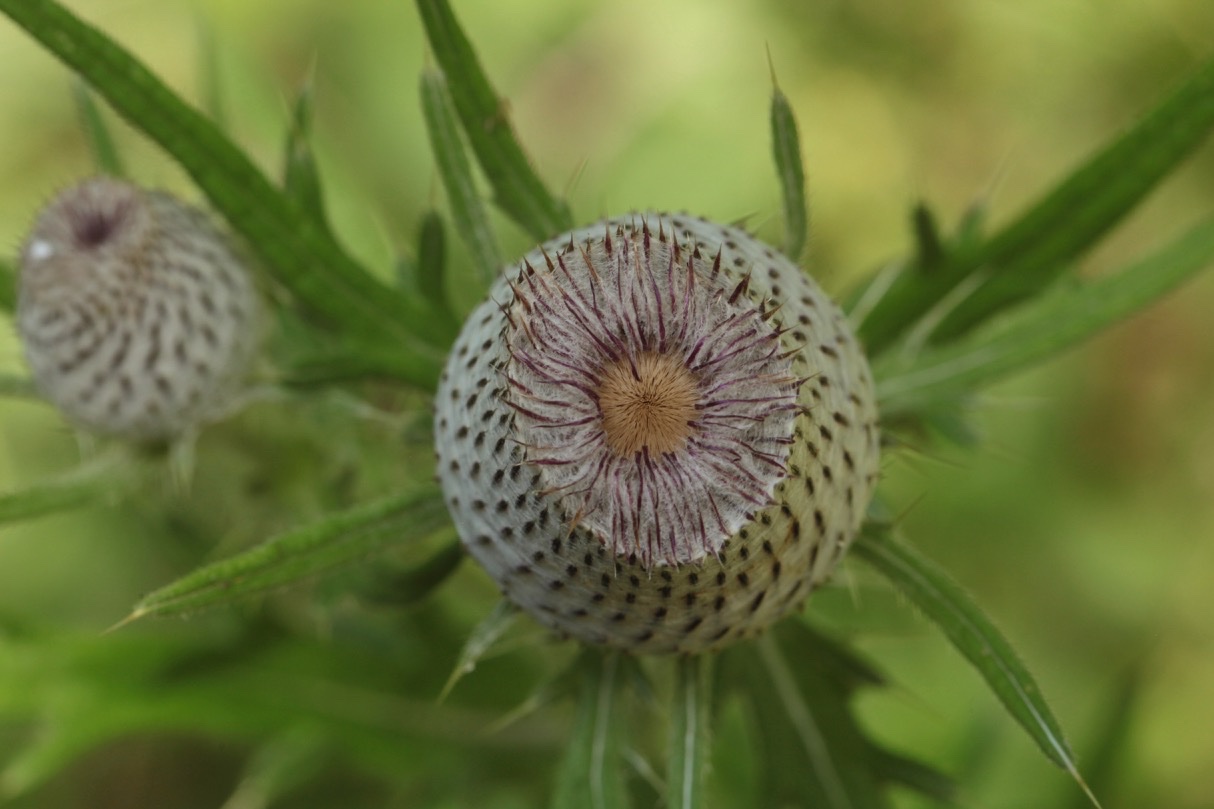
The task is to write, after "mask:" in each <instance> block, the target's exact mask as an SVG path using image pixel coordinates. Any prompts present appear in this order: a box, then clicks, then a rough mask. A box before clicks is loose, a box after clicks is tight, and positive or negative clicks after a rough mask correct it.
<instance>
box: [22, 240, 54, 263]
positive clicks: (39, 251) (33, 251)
mask: <svg viewBox="0 0 1214 809" xmlns="http://www.w3.org/2000/svg"><path fill="white" fill-rule="evenodd" d="M53 255H55V247H54V245H52V244H51V243H50V242H47V241H43V240H41V239H38V240H36V241H33V242H30V246H29V249H28V250H26V251H25V257H26V258H27V259H28V260H30V261H45V260H46V259H48V258H50V257H51V256H53Z"/></svg>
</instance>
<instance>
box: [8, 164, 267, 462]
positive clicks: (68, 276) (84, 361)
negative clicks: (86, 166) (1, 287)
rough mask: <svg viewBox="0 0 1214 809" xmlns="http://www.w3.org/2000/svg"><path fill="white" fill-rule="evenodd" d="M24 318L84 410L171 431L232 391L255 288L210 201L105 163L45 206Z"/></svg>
mask: <svg viewBox="0 0 1214 809" xmlns="http://www.w3.org/2000/svg"><path fill="white" fill-rule="evenodd" d="M17 328H18V330H19V332H20V335H21V338H22V340H23V342H24V344H25V356H26V360H27V361H28V363H29V365H30V368H31V369H32V371H33V375H34V380H35V382H36V383H37V385H38V388H39V389H40V390H41V392H42V393H43V395H45V396H46V397H47V398H48V399H49V400H50V401H51V402H52V403H54V404H55V405H56V406H57V407H58V408H59V409H60V411H62V413H63V414H64V415H65V416H66V417H67V419H68V420H69V421H71V422H72V423H73V424H75V425H77V426H79V427H83V428H85V429H87V430H90V431H93V432H97V433H101V434H106V435H115V436H120V437H123V438H128V439H131V440H136V441H160V440H171V439H173V438H175V437H177V436H179V435H181V434H183V433H184V432H186V431H188V430H190V429H192V428H194V427H196V426H198V425H199V424H201V423H203V422H206V421H208V420H211V419H214V418H217V417H219V416H220V415H222V413H223V411H224V409H225V407H226V406H227V405H228V404H230V402H231V401H232V398H233V396H234V395H235V393H236V392H237V391H238V389H239V386H240V383H241V381H242V376H243V374H244V372H245V370H246V368H247V366H248V364H249V360H250V358H251V357H252V355H253V351H254V349H255V347H256V334H257V297H256V293H255V291H254V288H253V283H252V280H251V278H250V276H249V272H248V270H247V268H246V266H245V261H244V260H243V259H242V258H241V257H240V256H239V255H238V253H237V251H236V250H235V249H234V248H233V246H232V244H231V243H230V242H229V240H228V238H227V237H226V236H225V235H224V234H223V233H221V232H220V231H219V230H218V229H217V228H216V227H215V225H213V224H212V222H211V221H210V219H209V217H208V216H207V215H206V214H205V213H204V212H202V211H201V210H198V209H196V208H193V207H191V206H189V205H186V204H185V203H182V202H180V201H178V200H177V199H174V198H173V197H171V196H170V195H168V194H166V193H163V192H159V191H147V190H144V189H141V188H138V187H136V186H134V185H131V184H129V183H126V182H123V181H120V180H116V179H110V178H104V177H103V178H96V179H91V180H87V181H85V182H83V183H80V184H79V185H76V186H73V187H72V188H69V189H67V190H66V191H63V192H62V193H60V194H59V195H58V196H57V197H55V199H54V200H52V201H51V202H50V204H48V205H47V206H46V207H45V208H44V209H43V210H42V212H41V213H40V214H39V216H38V219H37V221H36V222H35V224H34V227H33V230H32V232H31V233H30V235H29V237H28V238H27V239H26V241H25V245H24V247H23V248H22V251H21V261H20V279H19V285H18V298H17Z"/></svg>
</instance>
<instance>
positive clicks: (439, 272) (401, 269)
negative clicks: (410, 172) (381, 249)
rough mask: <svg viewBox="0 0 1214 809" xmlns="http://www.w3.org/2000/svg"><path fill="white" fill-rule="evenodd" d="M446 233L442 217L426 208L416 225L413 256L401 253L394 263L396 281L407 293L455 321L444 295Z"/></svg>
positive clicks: (449, 304) (445, 287)
mask: <svg viewBox="0 0 1214 809" xmlns="http://www.w3.org/2000/svg"><path fill="white" fill-rule="evenodd" d="M446 277H447V235H446V229H445V228H444V226H443V218H442V217H441V216H440V215H439V214H438V212H437V211H427V212H426V214H425V215H424V216H422V221H421V224H420V225H419V226H418V229H417V256H416V258H409V257H403V258H401V259H400V261H398V262H397V265H396V283H397V286H399V287H400V288H401V289H402V290H404V291H405V293H406V294H408V295H414V296H416V297H418V298H419V299H421V300H424V301H426V302H427V303H429V305H430V306H431V307H433V308H434V310H435V311H437V312H441V313H442V314H443V316H444V317H447V318H449V319H451V321H452V322H453V323H457V322H458V319H457V318H456V316H455V315H454V314H453V313H452V310H451V302H450V301H449V300H448V299H447V285H446Z"/></svg>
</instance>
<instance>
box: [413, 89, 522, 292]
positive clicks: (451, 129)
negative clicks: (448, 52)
mask: <svg viewBox="0 0 1214 809" xmlns="http://www.w3.org/2000/svg"><path fill="white" fill-rule="evenodd" d="M421 97H422V113H423V116H424V117H425V119H426V131H427V132H428V133H429V135H430V149H431V151H433V152H434V159H435V162H436V163H437V164H438V174H439V177H440V178H442V181H443V188H444V189H446V191H447V202H448V204H449V205H450V206H451V216H452V217H453V218H454V220H455V230H456V232H457V233H459V235H460V237H461V238H462V239H463V240H464V243H465V244H466V245H468V250H469V251H470V252H471V253H472V260H473V262H474V263H475V264H476V269H477V271H478V274H479V280H480V282H481V285H482V287H483V288H485V289H488V288H489V284H491V283H492V282H493V279H494V278H496V277H497V272H498V270H499V269H500V268H501V266H502V257H501V254H500V252H499V251H498V248H497V238H496V237H495V236H494V235H493V229H492V228H491V227H489V217H488V215H487V214H486V213H485V207H484V206H483V205H482V204H481V197H480V194H479V193H478V192H477V190H476V183H475V182H474V181H473V179H472V165H471V164H470V163H469V162H468V157H467V155H465V154H464V142H463V140H462V139H461V138H460V134H459V129H458V127H457V125H456V123H455V113H454V111H453V110H452V108H451V94H450V93H449V92H448V90H447V80H446V78H445V77H444V76H443V74H442V73H441V72H439V71H437V70H424V71H422V80H421ZM439 278H440V280H441V276H440V277H439Z"/></svg>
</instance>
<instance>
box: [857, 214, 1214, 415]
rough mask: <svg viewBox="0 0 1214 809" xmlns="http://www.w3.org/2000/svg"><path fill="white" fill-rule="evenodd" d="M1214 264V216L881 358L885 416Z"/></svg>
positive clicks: (985, 380)
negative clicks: (911, 352)
mask: <svg viewBox="0 0 1214 809" xmlns="http://www.w3.org/2000/svg"><path fill="white" fill-rule="evenodd" d="M1211 262H1214V219H1209V220H1206V221H1204V222H1202V223H1200V224H1198V225H1197V226H1196V227H1194V228H1193V229H1192V230H1190V231H1189V232H1188V233H1186V234H1184V235H1183V236H1181V237H1180V238H1179V239H1177V240H1176V241H1174V242H1172V243H1171V244H1170V245H1168V246H1167V247H1165V248H1164V249H1162V250H1160V251H1158V252H1157V253H1155V254H1153V255H1151V256H1149V257H1147V258H1145V259H1143V260H1141V261H1139V262H1137V263H1135V264H1134V265H1133V266H1131V267H1129V268H1128V269H1126V270H1123V271H1122V272H1119V273H1116V274H1114V275H1110V276H1108V277H1104V278H1101V279H1099V280H1096V281H1090V282H1083V283H1079V282H1075V283H1073V284H1071V285H1068V286H1066V287H1064V288H1062V289H1058V290H1055V291H1054V292H1052V293H1050V294H1048V295H1046V296H1044V297H1042V298H1041V299H1039V300H1037V301H1034V302H1033V303H1032V304H1029V305H1028V306H1025V307H1022V308H1020V309H1019V310H1017V311H1016V312H1013V313H1011V314H1010V315H1009V316H1008V317H1007V318H1006V319H1004V320H1003V321H1001V322H999V323H996V324H993V326H992V327H990V328H987V329H983V330H980V331H978V332H975V333H974V334H972V335H969V336H967V337H966V338H964V339H962V340H960V341H958V342H955V343H952V344H950V345H945V346H940V347H938V348H930V347H929V348H927V349H925V350H923V351H922V352H920V353H919V354H918V355H915V356H913V357H911V358H909V359H903V358H901V357H898V356H885V357H883V358H881V359H880V360H878V361H877V363H876V364H875V367H874V369H873V370H874V374H875V375H876V377H877V379H878V380H879V381H878V383H877V396H878V399H879V400H880V403H881V413H882V417H883V418H887V419H888V418H892V417H894V416H897V415H900V414H904V413H908V412H914V411H916V410H919V411H925V410H927V409H929V408H931V407H933V406H935V405H937V404H940V403H942V402H947V401H949V400H955V399H957V398H958V397H961V396H965V395H967V394H969V393H972V392H973V391H974V390H975V389H976V388H978V387H979V386H981V385H986V384H989V383H991V382H993V381H994V380H996V379H999V378H1000V377H1003V376H1007V375H1008V374H1011V373H1013V372H1015V371H1019V370H1021V369H1024V368H1027V367H1029V366H1031V365H1035V364H1037V363H1039V362H1041V361H1043V360H1045V359H1047V358H1049V357H1051V356H1053V355H1055V354H1058V353H1061V352H1062V351H1064V350H1066V349H1068V348H1071V347H1072V346H1075V345H1077V344H1078V343H1080V342H1082V341H1083V340H1085V339H1087V338H1088V337H1091V336H1092V335H1093V334H1096V333H1097V332H1099V331H1100V330H1102V329H1104V328H1106V327H1107V326H1109V325H1111V324H1113V323H1116V322H1117V321H1119V320H1121V319H1123V318H1125V317H1127V316H1128V315H1130V314H1132V313H1134V312H1136V311H1138V310H1140V309H1143V308H1145V307H1146V306H1148V305H1150V304H1152V303H1154V302H1155V301H1157V300H1158V299H1159V298H1160V297H1162V296H1163V295H1165V294H1167V293H1168V292H1170V291H1172V290H1173V289H1175V288H1176V287H1177V286H1178V285H1179V284H1181V283H1182V282H1184V281H1185V280H1187V279H1188V278H1190V277H1191V276H1193V275H1194V274H1195V273H1197V272H1198V271H1199V270H1201V269H1203V268H1205V267H1207V266H1209V265H1210V263H1211Z"/></svg>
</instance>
